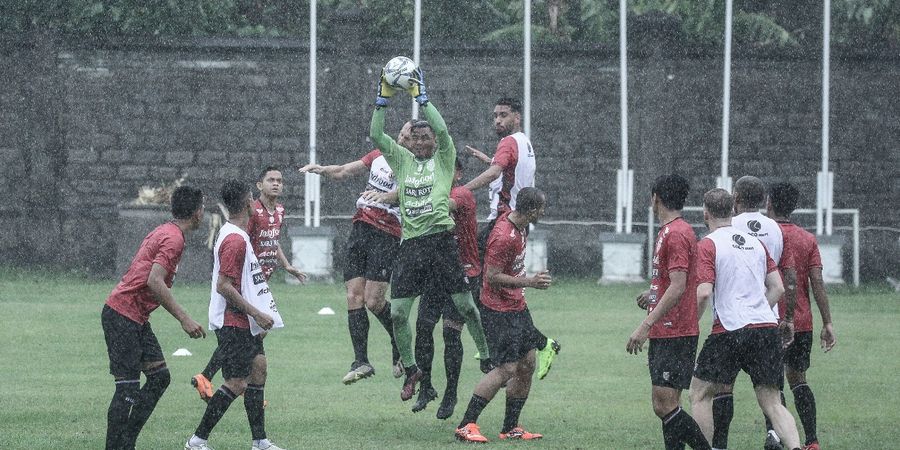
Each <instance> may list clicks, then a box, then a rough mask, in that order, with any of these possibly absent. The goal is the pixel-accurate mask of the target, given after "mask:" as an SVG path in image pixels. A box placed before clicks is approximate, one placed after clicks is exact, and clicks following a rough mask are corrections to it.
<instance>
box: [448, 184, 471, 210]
mask: <svg viewBox="0 0 900 450" xmlns="http://www.w3.org/2000/svg"><path fill="white" fill-rule="evenodd" d="M450 198H451V199H453V201H454V202H456V209H458V210H460V211H473V210H474V209H475V195H473V194H472V191H470V190H468V189H466V188H464V187H458V188H453V190H452V191H450Z"/></svg>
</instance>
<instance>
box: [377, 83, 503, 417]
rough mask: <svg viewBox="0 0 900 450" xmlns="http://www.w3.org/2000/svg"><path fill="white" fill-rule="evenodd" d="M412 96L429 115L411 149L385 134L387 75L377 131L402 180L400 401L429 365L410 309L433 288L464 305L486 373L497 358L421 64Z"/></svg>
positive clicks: (395, 307)
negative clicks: (418, 350)
mask: <svg viewBox="0 0 900 450" xmlns="http://www.w3.org/2000/svg"><path fill="white" fill-rule="evenodd" d="M416 75H417V82H416V83H414V84H413V86H412V87H410V88H409V94H410V95H411V96H413V97H414V98H415V99H416V102H417V103H418V104H419V105H420V107H421V110H422V113H423V115H424V116H425V119H426V120H419V121H415V122H414V123H413V125H412V129H411V130H410V139H409V141H408V145H409V148H405V147H403V146H401V145H399V144H397V142H395V141H394V140H393V139H392V138H391V137H390V136H388V135H387V134H385V132H384V109H385V108H386V107H387V106H388V104H389V103H390V98H391V97H392V96H393V95H394V93H395V92H396V90H395V89H394V88H393V87H391V86H390V85H388V83H387V82H386V81H385V80H384V75H383V74H382V77H381V80H380V81H379V84H378V96H377V98H376V100H375V111H374V112H373V113H372V124H371V127H370V131H369V134H370V136H371V138H372V142H374V143H375V146H376V147H378V149H379V150H381V153H382V155H384V158H385V159H386V160H387V162H388V165H390V166H391V169H392V170H393V171H394V177H395V178H396V180H397V192H398V194H399V201H400V215H401V219H402V220H401V221H400V222H401V225H402V237H401V242H400V249H399V251H398V253H397V259H396V260H395V262H394V269H393V276H392V277H391V319H392V320H393V323H394V336H395V338H396V341H397V348H398V349H399V350H400V357H401V359H402V361H403V365H404V371H405V374H406V378H405V380H404V382H403V389H402V390H401V392H400V399H401V400H403V401H406V400H409V399H410V398H412V396H413V394H415V392H416V384H417V383H418V382H419V379H420V378H421V377H422V371H421V370H419V368H418V367H417V366H416V364H415V359H414V358H413V349H412V331H411V329H410V326H409V312H410V310H411V309H412V305H413V302H414V301H415V299H416V297H418V296H420V295H422V294H423V293H425V292H444V293H447V294H450V295H451V297H452V298H453V302H454V304H455V306H456V309H457V310H458V311H459V313H460V314H461V315H462V317H463V318H464V319H465V321H466V324H467V325H468V326H469V333H470V334H471V335H472V339H474V340H475V345H476V346H477V347H478V351H479V352H480V354H481V355H482V358H483V359H482V371H484V370H489V369H490V367H491V366H490V359H489V354H488V348H487V344H486V343H485V338H484V330H483V329H482V327H481V316H480V314H479V312H478V308H477V307H476V306H475V301H474V299H473V297H472V289H473V288H476V287H477V286H472V284H471V283H470V280H469V279H468V278H467V277H466V275H465V273H464V272H463V269H462V266H461V265H460V264H459V249H458V248H457V244H456V240H455V239H454V237H453V228H454V227H455V224H454V223H453V219H452V218H451V217H450V189H451V187H452V185H453V176H454V174H455V171H456V148H455V147H454V146H453V139H451V138H450V134H449V133H448V132H447V124H446V123H444V119H443V118H442V117H441V114H440V113H439V112H438V111H437V108H435V107H434V105H432V104H431V103H430V102H429V101H428V95H427V94H426V93H425V83H424V78H423V76H422V71H421V69H418V70H417V73H416Z"/></svg>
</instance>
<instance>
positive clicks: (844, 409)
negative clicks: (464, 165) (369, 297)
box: [0, 269, 900, 450]
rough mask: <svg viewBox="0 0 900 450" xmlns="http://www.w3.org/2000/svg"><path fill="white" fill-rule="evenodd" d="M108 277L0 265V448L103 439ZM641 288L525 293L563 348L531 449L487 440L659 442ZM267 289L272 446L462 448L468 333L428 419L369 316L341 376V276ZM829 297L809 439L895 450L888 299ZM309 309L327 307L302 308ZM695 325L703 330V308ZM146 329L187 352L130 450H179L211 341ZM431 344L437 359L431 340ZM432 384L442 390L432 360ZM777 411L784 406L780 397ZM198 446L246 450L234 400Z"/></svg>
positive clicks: (199, 299)
mask: <svg viewBox="0 0 900 450" xmlns="http://www.w3.org/2000/svg"><path fill="white" fill-rule="evenodd" d="M113 284H114V283H113V282H111V281H102V282H101V281H92V280H87V279H83V278H79V277H74V276H67V275H56V274H51V275H47V274H44V273H40V272H25V271H19V270H10V269H0V317H2V318H3V325H2V327H0V342H2V346H0V360H2V367H3V369H2V372H0V373H2V376H3V380H2V383H0V448H3V449H7V448H67V449H68V448H79V449H80V448H92V449H93V448H102V446H103V442H104V441H103V440H104V434H105V428H106V409H107V406H108V404H109V400H110V398H111V396H112V392H113V384H112V378H111V377H110V375H109V374H108V373H107V368H108V360H107V357H106V351H105V350H106V349H105V344H104V342H103V332H102V330H101V328H100V317H99V313H100V308H101V306H102V304H103V302H104V301H105V299H106V296H107V295H108V294H109V291H110V290H111V289H112V287H113ZM640 288H641V286H624V285H623V286H604V287H600V286H597V285H596V284H594V283H593V282H591V281H586V280H565V281H561V282H559V283H558V284H557V285H556V286H554V287H553V288H552V289H551V290H549V291H545V292H540V291H530V292H528V294H527V296H528V299H529V305H530V307H531V309H532V312H533V315H534V318H535V323H536V324H537V325H538V326H539V327H540V328H541V329H542V330H543V331H544V332H545V333H546V334H548V335H550V336H553V337H556V338H558V340H559V341H560V342H561V343H562V345H563V350H562V353H561V354H560V356H559V357H558V359H557V360H556V363H555V364H554V368H553V371H552V372H551V373H550V375H549V376H548V377H547V378H546V379H545V380H542V381H537V380H536V381H535V383H534V385H533V388H532V392H531V397H530V398H529V401H528V404H527V405H526V407H525V410H524V412H523V414H522V423H523V424H525V425H526V426H527V427H528V428H530V429H533V430H535V431H539V432H541V433H543V434H544V435H545V438H544V439H543V440H542V441H540V442H534V443H506V442H499V441H497V440H496V439H494V440H492V443H491V444H489V445H492V446H504V447H509V446H527V447H529V448H554V449H557V448H584V449H649V448H662V438H661V432H660V423H659V420H658V419H656V417H655V416H654V415H653V412H652V409H651V407H650V402H649V391H650V386H649V376H648V374H647V369H646V357H645V356H643V355H642V356H631V355H628V354H626V353H625V350H624V348H625V341H626V339H627V337H628V335H629V334H630V332H631V331H632V329H633V328H634V326H636V325H637V323H638V322H639V321H640V320H641V316H642V311H640V310H638V309H637V308H636V307H635V306H634V303H633V301H632V298H633V296H634V294H635V293H636V292H637V291H638V290H639V289H640ZM273 291H274V292H275V294H276V297H277V298H278V299H279V306H280V310H281V311H282V314H284V319H285V322H286V324H287V325H286V327H285V328H284V329H283V330H279V331H277V332H274V333H272V334H271V335H270V336H269V337H268V338H267V339H266V352H267V354H268V356H269V380H268V384H267V387H266V396H267V399H268V400H269V402H270V406H269V408H268V409H267V410H266V421H267V430H268V433H269V436H270V437H271V438H272V439H273V440H274V441H275V442H277V443H278V444H279V445H282V446H285V447H287V448H312V449H318V448H322V449H328V448H373V449H374V448H410V449H411V448H434V447H451V446H454V447H457V448H458V447H459V446H460V445H462V444H457V443H455V442H454V440H453V428H454V427H455V426H456V424H457V422H458V421H459V420H460V417H461V415H462V413H463V410H464V409H465V405H466V403H467V401H468V398H469V396H470V395H471V392H472V388H473V387H474V385H475V382H476V381H477V379H478V377H479V375H480V372H479V371H478V368H477V364H476V363H475V361H474V360H472V359H471V354H472V353H473V352H474V346H473V345H472V342H471V339H470V338H469V337H468V335H467V334H464V342H465V344H466V360H465V361H466V362H465V364H464V366H463V376H462V380H461V382H460V398H459V404H458V406H457V409H456V413H455V414H454V416H453V417H452V418H451V419H450V420H447V421H439V420H437V419H435V417H434V412H435V409H436V408H437V403H433V404H431V405H429V408H428V409H427V410H425V411H424V412H421V413H418V414H413V413H411V412H410V411H409V408H410V406H411V404H412V402H406V403H404V402H401V401H400V399H399V391H400V381H399V380H396V379H394V378H392V377H391V375H390V364H389V359H390V351H389V344H388V341H387V337H386V335H385V333H384V332H383V331H382V330H381V329H380V327H379V326H378V324H377V321H375V320H374V319H373V320H372V327H371V338H370V345H369V348H370V357H371V358H370V359H371V360H372V362H373V364H374V365H375V366H376V369H377V370H378V373H377V375H376V376H375V377H373V378H370V379H368V380H363V381H361V382H359V383H357V384H355V385H352V386H344V385H343V384H341V382H340V379H341V377H342V376H343V375H344V373H345V372H346V370H347V368H348V365H349V363H350V360H351V358H352V350H351V347H350V340H349V336H348V333H347V326H346V313H345V311H346V308H345V306H344V305H345V303H344V302H345V300H344V289H343V286H342V285H341V284H336V285H308V286H289V285H286V284H279V283H276V284H275V285H274V286H273ZM174 293H175V296H176V298H177V299H178V301H179V302H180V303H181V304H182V305H185V307H186V308H187V310H188V311H189V312H190V313H191V314H192V315H193V316H194V317H195V318H196V319H202V320H201V322H202V323H205V317H206V303H207V300H208V295H209V286H208V285H205V284H195V285H183V284H182V285H176V287H175V289H174ZM831 300H832V309H833V315H834V318H835V330H836V332H837V336H838V345H837V347H836V348H835V350H833V351H832V352H831V353H829V354H823V353H822V352H821V350H819V349H818V348H816V349H815V351H814V354H813V361H812V368H811V370H810V372H809V382H810V385H811V387H812V388H813V391H814V392H815V395H816V400H817V403H818V408H819V437H820V441H821V443H822V444H823V448H826V449H850V448H866V449H876V448H894V447H893V446H894V445H895V444H896V440H897V438H898V436H900V431H898V428H897V427H898V424H900V389H898V388H897V383H896V381H897V379H898V376H900V351H898V350H897V345H898V342H900V326H898V324H897V319H898V318H900V295H898V294H897V293H894V292H892V291H889V290H887V289H886V288H881V287H868V288H864V289H862V290H860V291H853V290H850V289H847V288H840V289H833V290H832V295H831ZM323 306H329V307H331V308H332V309H334V310H335V311H336V312H337V314H336V315H334V316H319V315H317V314H316V312H317V311H318V310H319V309H320V308H322V307H323ZM704 319H705V320H704V325H703V327H702V329H703V330H704V331H706V330H707V329H708V320H709V317H708V314H707V317H705V318H704ZM816 320H817V322H816V333H818V330H819V327H818V318H816ZM151 322H152V324H153V328H154V330H155V332H156V335H157V336H158V337H159V340H160V343H161V344H162V347H163V350H164V351H165V352H166V354H167V355H171V353H172V352H173V351H174V350H176V349H177V348H180V347H184V348H187V349H189V350H190V351H191V352H193V354H194V356H191V357H175V356H167V360H168V365H169V367H170V369H171V372H172V376H173V382H172V385H171V386H170V387H169V390H168V391H167V392H166V394H165V395H164V396H163V398H162V400H161V401H160V403H159V405H158V406H157V408H156V411H155V412H154V414H153V416H152V417H151V419H150V421H149V423H148V424H147V426H146V427H145V428H144V431H143V433H142V434H141V437H140V440H139V441H138V444H139V447H140V448H149V449H163V448H168V449H174V448H181V446H182V445H183V444H184V441H185V439H186V438H187V437H189V436H190V435H191V433H192V432H193V431H194V428H195V427H196V425H197V423H198V422H199V420H200V417H201V416H202V415H203V411H204V408H205V403H203V402H202V401H200V400H199V399H198V397H197V395H196V393H195V391H194V390H193V388H191V386H190V384H189V383H188V381H189V379H190V377H191V376H192V375H193V374H195V373H197V372H198V371H200V370H201V369H202V368H203V366H204V365H205V363H206V360H207V358H208V357H209V355H210V354H211V352H212V350H213V348H214V346H215V338H214V337H213V336H210V337H208V338H207V339H205V340H199V341H194V340H191V339H189V338H187V336H186V335H185V334H184V333H183V332H182V331H181V328H180V326H179V325H178V324H177V322H176V321H175V320H173V319H172V318H171V316H169V315H168V314H167V313H166V312H165V311H164V310H163V309H162V308H160V309H158V310H157V311H156V312H155V313H154V315H153V317H152V318H151ZM436 344H437V351H438V355H440V354H441V352H442V344H441V338H440V334H437V335H436ZM434 378H435V385H436V387H437V388H438V390H439V391H441V389H442V388H443V363H442V362H441V359H440V356H438V358H436V361H435V375H434ZM217 380H220V379H217ZM749 384H750V383H749V380H748V379H747V378H746V376H744V375H741V378H740V379H739V381H738V386H737V388H736V393H735V403H736V405H735V420H734V423H733V424H732V428H731V430H732V431H731V442H730V443H731V448H733V449H747V448H759V447H761V444H762V440H763V437H764V436H763V434H764V432H763V425H762V417H761V415H760V414H759V412H758V408H757V407H756V402H755V399H754V397H753V394H752V391H751V388H750V386H749ZM685 398H686V397H685ZM498 400H499V401H498ZM503 404H504V402H503V393H502V392H501V393H500V394H499V395H498V397H497V398H496V399H495V401H494V402H493V403H492V404H491V405H489V406H488V407H487V409H486V410H485V413H484V414H483V415H482V418H481V421H480V424H481V426H482V430H483V431H484V432H485V434H486V435H487V436H488V437H489V438H491V437H495V436H496V433H497V432H498V431H499V428H500V425H501V424H502V416H503ZM788 404H789V408H790V409H791V410H792V411H793V403H792V399H791V397H790V394H788ZM801 436H802V431H801ZM210 444H211V445H213V446H214V447H215V448H217V449H220V450H221V449H233V448H247V447H248V445H249V428H248V425H247V419H246V415H245V414H244V409H243V405H242V402H236V403H235V404H234V405H233V406H232V408H231V409H230V410H229V411H228V413H227V414H226V416H225V418H224V419H223V420H222V422H220V423H219V426H218V427H217V428H216V429H215V430H214V431H213V434H212V436H211V440H210Z"/></svg>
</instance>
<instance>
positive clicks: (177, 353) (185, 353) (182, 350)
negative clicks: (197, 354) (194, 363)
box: [172, 348, 193, 356]
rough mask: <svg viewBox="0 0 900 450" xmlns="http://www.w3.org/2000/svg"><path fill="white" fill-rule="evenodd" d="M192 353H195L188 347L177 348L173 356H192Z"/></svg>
mask: <svg viewBox="0 0 900 450" xmlns="http://www.w3.org/2000/svg"><path fill="white" fill-rule="evenodd" d="M192 355H193V353H191V352H190V351H189V350H188V349H186V348H179V349H178V350H175V353H172V356H192Z"/></svg>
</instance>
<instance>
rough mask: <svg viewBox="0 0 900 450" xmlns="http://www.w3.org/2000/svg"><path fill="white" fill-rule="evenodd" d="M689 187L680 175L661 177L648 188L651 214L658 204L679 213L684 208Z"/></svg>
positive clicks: (655, 210)
mask: <svg viewBox="0 0 900 450" xmlns="http://www.w3.org/2000/svg"><path fill="white" fill-rule="evenodd" d="M688 191H690V185H689V184H688V181H687V180H685V179H684V177H682V176H681V175H676V174H671V175H661V176H659V177H658V178H657V179H656V180H655V181H654V182H653V186H652V187H651V188H650V196H651V202H652V203H653V212H657V213H658V212H659V211H658V210H657V208H658V204H662V206H663V207H664V208H666V209H668V210H671V211H681V210H682V208H684V201H685V199H687V196H688Z"/></svg>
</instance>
